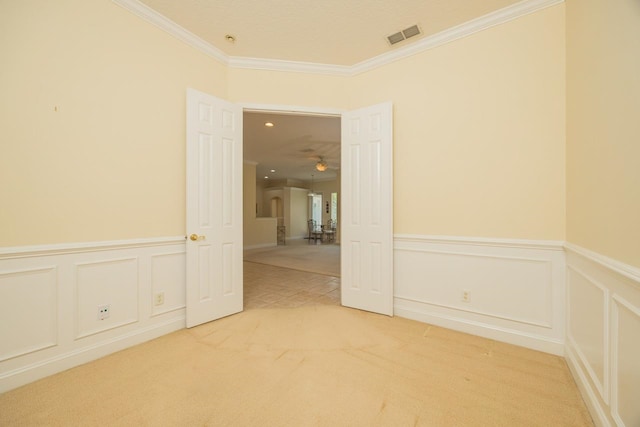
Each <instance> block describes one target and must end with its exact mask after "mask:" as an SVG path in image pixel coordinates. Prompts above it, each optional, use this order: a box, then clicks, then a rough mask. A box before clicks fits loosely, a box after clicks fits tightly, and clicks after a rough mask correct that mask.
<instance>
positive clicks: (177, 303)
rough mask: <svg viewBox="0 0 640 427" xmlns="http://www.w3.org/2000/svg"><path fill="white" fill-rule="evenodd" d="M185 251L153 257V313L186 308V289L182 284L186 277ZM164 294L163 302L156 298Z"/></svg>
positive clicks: (157, 313) (155, 314)
mask: <svg viewBox="0 0 640 427" xmlns="http://www.w3.org/2000/svg"><path fill="white" fill-rule="evenodd" d="M185 262H186V260H185V254H184V252H173V253H166V254H157V255H153V256H152V257H151V286H152V291H153V296H154V298H153V309H152V310H153V315H154V316H157V315H159V314H163V313H168V312H170V311H174V310H180V309H183V308H185V304H186V301H187V299H186V294H185V292H186V289H185V286H182V285H183V283H184V280H185V277H186V265H185ZM157 295H163V298H162V300H163V301H164V302H163V303H162V304H160V303H158V302H157V300H156V298H155V297H156V296H157Z"/></svg>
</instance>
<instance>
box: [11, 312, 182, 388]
mask: <svg viewBox="0 0 640 427" xmlns="http://www.w3.org/2000/svg"><path fill="white" fill-rule="evenodd" d="M184 328H185V316H184V315H182V316H180V317H177V318H172V319H170V320H168V321H166V322H163V323H159V324H155V325H151V326H148V327H146V328H142V329H137V330H135V331H133V332H130V333H127V334H123V335H121V336H118V337H116V338H113V339H108V340H104V341H101V342H98V343H97V344H94V345H91V346H87V347H82V348H79V349H77V350H72V351H69V352H67V353H63V354H60V355H58V356H54V357H51V358H48V359H44V360H40V361H38V362H35V363H31V364H29V365H25V366H21V367H19V368H16V369H13V370H11V371H8V372H3V373H1V374H0V393H2V392H5V391H8V390H11V389H13V388H16V387H20V386H22V385H25V384H28V383H30V382H33V381H36V380H39V379H41V378H44V377H47V376H49V375H53V374H56V373H58V372H62V371H65V370H67V369H70V368H73V367H75V366H79V365H82V364H84V363H87V362H91V361H92V360H96V359H99V358H101V357H104V356H107V355H109V354H112V353H115V352H117V351H120V350H124V349H126V348H128V347H131V346H134V345H136V344H142V343H143V342H146V341H150V340H152V339H154V338H158V337H161V336H163V335H166V334H169V333H171V332H175V331H178V330H180V329H184Z"/></svg>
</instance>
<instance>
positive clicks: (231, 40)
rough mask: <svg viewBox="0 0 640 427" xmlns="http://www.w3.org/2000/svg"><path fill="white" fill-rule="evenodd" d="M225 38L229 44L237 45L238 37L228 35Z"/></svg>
mask: <svg viewBox="0 0 640 427" xmlns="http://www.w3.org/2000/svg"><path fill="white" fill-rule="evenodd" d="M224 38H225V39H226V40H227V41H228V42H229V43H235V42H236V37H235V36H232V35H231V34H227V35H226V36H224Z"/></svg>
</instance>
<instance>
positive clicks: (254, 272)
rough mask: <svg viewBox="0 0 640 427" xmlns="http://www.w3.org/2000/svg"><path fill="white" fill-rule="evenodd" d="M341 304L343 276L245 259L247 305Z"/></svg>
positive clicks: (250, 307) (253, 306) (287, 306)
mask: <svg viewBox="0 0 640 427" xmlns="http://www.w3.org/2000/svg"><path fill="white" fill-rule="evenodd" d="M303 305H340V278H339V277H334V276H327V275H323V274H315V273H308V272H305V271H299V270H292V269H290V268H283V267H276V266H272V265H266V264H258V263H254V262H248V261H245V262H244V309H245V310H250V309H253V308H267V307H268V308H293V307H300V306H303Z"/></svg>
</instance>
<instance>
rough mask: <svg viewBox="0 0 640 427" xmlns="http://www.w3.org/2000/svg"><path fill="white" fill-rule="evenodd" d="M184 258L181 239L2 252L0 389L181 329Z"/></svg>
mask: <svg viewBox="0 0 640 427" xmlns="http://www.w3.org/2000/svg"><path fill="white" fill-rule="evenodd" d="M185 263H186V256H185V240H184V236H179V237H168V238H159V239H136V240H128V241H114V242H92V243H79V244H64V245H48V246H33V247H18V248H3V249H1V250H0V312H1V313H2V318H3V322H8V323H10V324H12V325H13V327H12V328H0V392H4V391H7V390H10V389H12V388H15V387H18V386H21V385H23V384H26V383H28V382H31V381H35V380H37V379H40V378H43V377H45V376H48V375H51V374H54V373H56V372H60V371H62V370H65V369H69V368H71V367H73V366H77V365H79V364H82V363H86V362H88V361H90V360H94V359H96V358H99V357H102V356H105V355H107V354H110V353H113V352H115V351H119V350H122V349H124V348H127V347H129V346H132V345H135V344H139V343H141V342H144V341H148V340H150V339H153V338H156V337H159V336H161V335H164V334H167V333H169V332H173V331H176V330H178V329H181V328H184V326H185V300H186V298H185V268H186V267H185ZM159 292H162V293H163V294H164V298H163V300H164V302H163V304H161V305H154V295H155V294H157V293H159ZM105 305H107V306H109V310H110V314H109V316H108V317H106V318H104V319H100V318H99V316H98V311H99V308H100V307H103V306H105ZM35 313H37V315H35Z"/></svg>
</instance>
